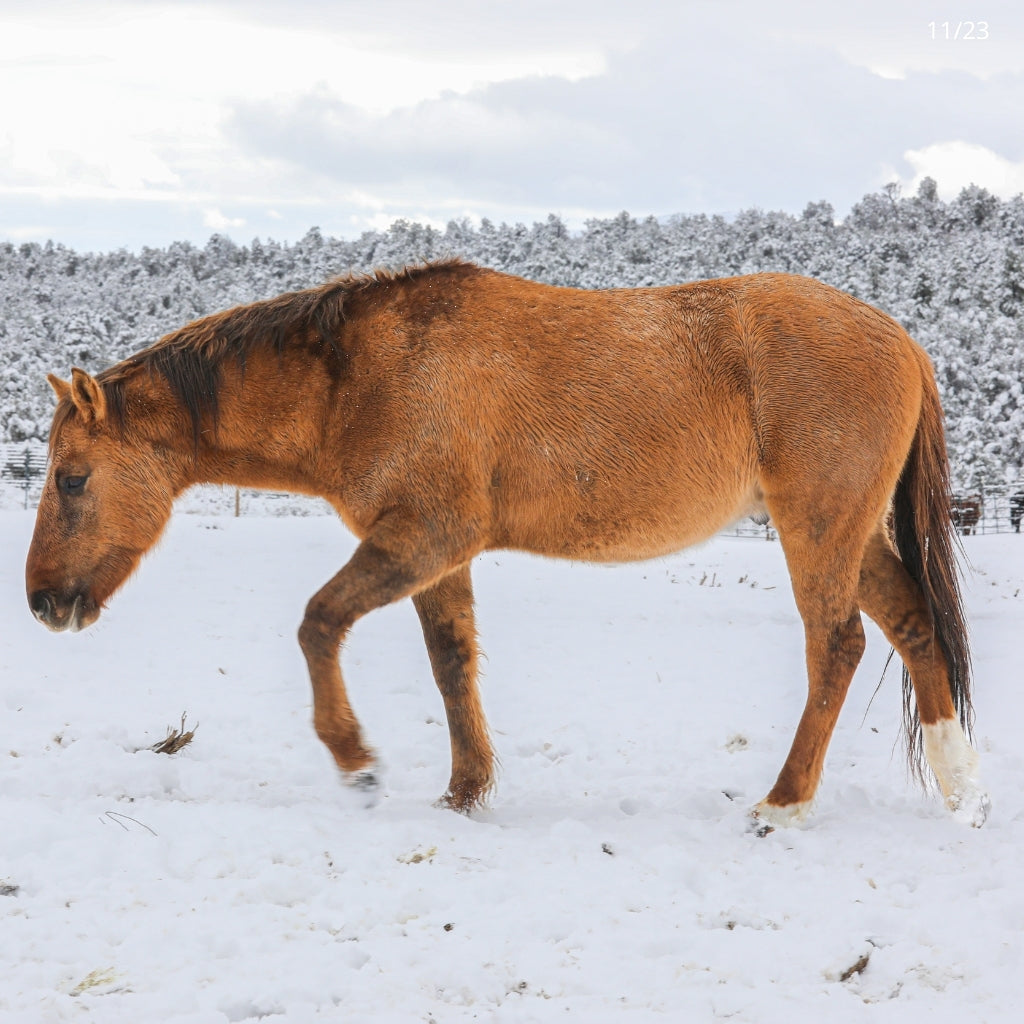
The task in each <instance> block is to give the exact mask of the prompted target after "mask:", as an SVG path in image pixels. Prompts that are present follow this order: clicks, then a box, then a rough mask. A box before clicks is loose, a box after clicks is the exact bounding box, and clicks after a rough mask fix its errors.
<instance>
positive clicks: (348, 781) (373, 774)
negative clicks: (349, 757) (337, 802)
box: [342, 763, 384, 807]
mask: <svg viewBox="0 0 1024 1024" xmlns="http://www.w3.org/2000/svg"><path fill="white" fill-rule="evenodd" d="M342 779H343V780H344V783H345V786H346V787H347V788H348V789H350V790H352V792H353V793H355V794H356V795H357V797H358V799H359V802H360V804H361V805H362V806H363V807H376V806H377V804H379V803H380V800H381V797H383V795H384V780H383V778H382V776H381V769H380V765H379V764H376V763H375V764H371V765H368V766H367V767H366V768H360V769H359V770H358V771H354V772H343V773H342Z"/></svg>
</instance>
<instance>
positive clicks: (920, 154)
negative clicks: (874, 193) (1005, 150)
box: [902, 140, 1024, 199]
mask: <svg viewBox="0 0 1024 1024" xmlns="http://www.w3.org/2000/svg"><path fill="white" fill-rule="evenodd" d="M904 159H905V160H906V161H907V163H908V164H910V165H911V167H913V169H914V174H913V177H912V178H911V179H910V180H909V181H906V180H904V181H903V182H902V184H903V186H904V188H905V190H906V191H910V192H916V191H917V187H918V185H920V184H921V181H922V179H924V178H926V177H927V178H934V179H935V181H936V182H937V183H938V184H939V195H940V196H941V197H942V198H943V199H952V198H953V197H954V196H956V195H957V194H958V193H959V192H960V190H961V189H962V188H964V187H966V186H967V185H971V184H982V185H984V187H985V188H987V189H988V190H989V191H990V192H992V193H994V194H995V195H997V196H999V197H1000V198H1002V199H1009V198H1011V197H1012V196H1015V195H1019V194H1020V193H1022V192H1024V160H1019V161H1016V162H1015V161H1013V160H1008V159H1007V158H1006V157H1003V156H1000V155H999V154H998V153H995V152H993V151H992V150H991V149H988V148H987V147H985V146H980V145H977V144H976V143H971V142H964V141H962V140H953V141H949V142H936V143H934V144H933V145H931V146H926V147H924V148H923V149H911V150H908V151H907V152H906V153H905V154H904Z"/></svg>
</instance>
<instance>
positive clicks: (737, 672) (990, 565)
mask: <svg viewBox="0 0 1024 1024" xmlns="http://www.w3.org/2000/svg"><path fill="white" fill-rule="evenodd" d="M31 525H32V516H31V512H28V513H26V512H21V511H18V512H15V511H7V512H3V513H0V531H2V536H3V545H2V551H3V556H2V562H0V594H2V599H3V601H4V607H3V612H4V622H5V628H4V631H3V635H2V637H0V665H2V672H3V701H2V702H0V721H2V728H3V732H2V735H3V744H2V748H0V750H2V752H3V754H4V765H3V772H2V774H0V809H2V820H3V823H4V824H3V828H2V838H0V915H2V924H0V978H2V979H3V981H2V983H0V1021H3V1022H4V1024H6V1022H8V1021H12V1022H13V1021H17V1022H21V1021H25V1022H37V1021H102V1022H104V1024H119V1022H126V1024H127V1022H131V1024H138V1022H140V1021H147V1022H149V1021H160V1022H168V1024H170V1022H173V1024H184V1022H187V1024H214V1022H218V1024H219V1022H224V1021H232V1022H239V1021H247V1020H262V1021H272V1022H276V1021H281V1022H303V1021H320V1020H325V1021H326V1020H331V1021H360V1022H361V1021H371V1020H372V1021H374V1022H406V1021H408V1022H427V1021H435V1022H438V1024H441V1022H443V1024H448V1022H457V1021H470V1020H474V1021H495V1022H499V1024H502V1022H517V1024H518V1022H533V1021H537V1022H547V1021H566V1020H580V1021H588V1022H591V1021H594V1022H601V1021H606V1020H607V1021H616V1022H618V1021H624V1022H640V1021H662V1020H664V1021H679V1020H695V1021H697V1020H700V1021H704V1020H708V1021H711V1020H718V1019H722V1020H724V1019H729V1020H732V1021H752V1022H753V1021H756V1022H758V1024H772V1022H775V1021H778V1022H782V1021H785V1022H786V1024H791V1022H792V1021H794V1020H798V1021H803V1020H819V1019H823V1018H824V1017H825V1015H828V1019H830V1020H834V1021H861V1020H863V1021H869V1020H870V1021H899V1022H904V1021H908V1020H918V1019H928V1020H929V1021H931V1022H945V1021H950V1022H953V1021H956V1022H957V1024H962V1022H963V1021H964V1020H971V1021H988V1022H996V1021H1010V1020H1016V1019H1017V1013H1018V1011H1019V984H1018V978H1019V948H1020V942H1019V937H1020V934H1021V931H1022V929H1024V885H1022V883H1021V882H1020V871H1019V861H1020V849H1021V848H1022V843H1024V812H1022V801H1021V797H1020V779H1021V777H1022V768H1024V754H1022V753H1021V743H1020V736H1021V729H1022V726H1024V721H1022V719H1024V714H1022V710H1024V695H1022V693H1021V689H1020V686H1019V680H1020V668H1019V650H1020V644H1019V638H1020V636H1021V635H1022V634H1024V540H1022V539H1021V538H1020V537H1018V536H1016V535H1010V536H997V537H976V538H969V539H968V540H967V541H966V543H967V553H968V555H969V557H970V559H971V561H972V562H973V564H974V566H975V570H976V571H975V573H974V574H973V575H972V576H971V577H970V578H969V581H968V586H967V599H968V609H969V614H970V621H971V626H972V635H973V644H974V657H975V671H976V697H975V703H976V710H977V740H978V746H979V748H980V752H981V771H982V778H983V781H984V783H985V785H986V787H987V789H988V791H989V792H990V793H991V795H992V798H993V809H992V813H991V816H990V818H989V821H988V823H987V825H986V826H985V828H984V829H980V830H977V829H971V828H967V827H965V826H964V825H963V824H961V823H958V822H957V821H955V820H954V819H953V818H952V817H951V816H950V815H949V813H948V811H947V810H946V809H945V808H944V807H943V805H942V800H941V798H940V796H939V795H938V794H935V793H933V794H930V795H929V794H922V793H921V792H920V791H918V790H917V789H916V788H915V787H914V785H913V784H912V783H911V782H909V781H908V779H907V776H906V772H905V768H904V763H903V755H902V748H901V741H900V739H899V733H898V723H899V717H900V715H899V702H900V697H899V679H898V672H897V671H896V670H895V667H893V668H892V669H890V671H889V673H888V675H887V676H886V678H885V681H884V682H883V683H882V685H881V687H880V688H879V689H878V692H877V693H876V692H875V690H876V685H877V683H878V680H879V677H880V676H881V673H882V666H883V663H884V661H885V658H886V655H887V653H888V647H887V645H886V644H885V642H884V640H883V639H882V637H881V636H880V634H878V632H877V631H875V630H873V629H871V630H869V643H868V653H867V655H866V656H865V659H864V662H863V663H862V666H861V668H860V670H859V671H858V674H857V676H856V678H855V680H854V684H853V687H852V688H851V692H850V696H849V698H848V700H847V705H846V708H845V711H844V713H843V715H842V717H841V718H840V722H839V727H838V729H837V731H836V735H835V737H834V739H833V742H832V746H831V750H830V752H829V758H828V762H827V768H826V775H825V779H824V781H823V784H822V787H821V791H820V794H819V798H818V801H817V806H816V808H815V810H814V813H813V814H812V815H811V816H810V818H809V819H808V821H807V822H806V823H804V825H803V826H802V827H799V828H792V829H779V830H776V831H775V832H774V833H772V834H771V835H769V836H768V837H767V838H764V839H759V838H757V837H756V836H754V835H752V834H751V833H749V832H748V831H747V830H746V823H747V813H748V811H749V809H750V807H751V806H752V805H753V804H754V803H755V802H756V801H757V800H758V799H760V798H761V797H762V796H763V795H764V793H765V792H767V790H768V788H769V787H770V785H771V783H772V781H773V780H774V777H775V774H776V772H777V771H778V768H779V766H780V765H781V763H782V761H783V758H784V756H785V753H786V750H787V748H788V744H789V741H790V739H791V737H792V733H793V727H794V724H795V721H796V719H797V717H798V716H799V713H800V710H801V707H802V704H803V700H804V696H805V683H804V666H803V653H802V652H803V638H802V629H801V625H800V620H799V617H798V615H797V613H796V610H795V607H794V605H793V599H792V595H791V592H790V589H789V581H788V577H787V574H786V570H785V566H784V563H783V557H782V551H781V549H780V547H779V545H778V544H775V543H766V542H764V541H756V540H751V539H724V538H719V539H716V540H715V541H713V542H712V543H710V544H708V545H706V546H704V547H702V548H700V549H697V550H693V551H689V552H684V553H682V554H680V555H678V556H676V557H673V558H669V559H664V560H661V561H656V562H650V563H645V564H639V565H630V566H620V567H615V568H608V567H593V566H586V565H578V564H566V563H557V562H550V561H542V560H538V559H532V558H527V557H523V556H518V555H512V554H506V553H492V554H488V555H485V556H482V557H481V558H479V559H478V560H477V562H476V564H475V570H474V575H475V580H476V585H477V602H478V611H479V619H480V629H481V638H482V642H483V644H484V648H485V651H486V653H487V660H486V661H485V679H484V692H485V703H486V706H487V710H488V713H489V717H490V721H491V726H492V729H493V730H494V734H495V739H496V745H497V747H498V750H499V753H500V756H501V760H502V773H501V777H500V780H499V786H498V790H497V792H496V794H495V796H494V798H493V800H492V803H491V806H490V808H489V809H487V810H485V811H481V812H479V813H477V814H474V815H473V816H472V817H470V818H465V817H460V816H459V815H456V814H454V813H452V812H450V811H445V810H440V809H437V808H435V807H434V806H433V801H434V799H435V798H436V797H437V796H439V795H440V793H441V791H442V790H443V788H444V786H445V783H446V780H447V778H448V767H449V764H448V757H449V752H448V737H447V730H446V728H445V727H444V722H443V711H442V705H441V700H440V697H439V695H438V693H437V692H436V690H435V688H434V685H433V682H432V680H431V676H430V670H429V665H428V663H427V658H426V654H425V652H424V650H423V643H422V638H421V635H420V630H419V624H418V621H417V619H416V617H415V614H414V612H413V609H412V608H411V606H409V604H408V603H407V602H406V603H403V604H399V605H397V606H394V607H392V608H387V609H383V610H381V611H379V612H375V613H373V614H372V615H370V616H368V617H367V618H366V619H364V620H362V621H361V622H360V623H358V624H357V626H356V628H355V630H354V632H353V636H352V638H351V640H350V642H349V644H348V647H347V649H346V650H345V652H344V655H343V657H344V663H345V667H346V669H347V679H348V682H349V686H350V692H351V695H352V700H353V704H354V706H355V708H356V710H357V713H359V714H360V716H361V718H362V721H363V724H364V726H365V729H366V732H367V735H368V737H369V739H370V740H371V742H373V743H374V744H375V746H376V747H377V749H378V750H379V751H380V753H381V755H382V759H383V761H384V762H385V764H386V766H387V777H386V785H387V789H386V792H385V795H384V796H383V798H382V799H381V800H380V801H379V802H378V803H377V805H376V806H375V807H373V808H372V809H366V808H365V807H364V806H363V804H364V802H365V801H364V800H362V799H361V798H360V797H361V794H359V793H358V792H353V791H352V790H351V789H349V788H346V787H344V786H342V785H340V784H339V780H338V777H337V774H336V772H335V770H334V768H333V764H332V762H331V761H330V757H329V755H328V754H327V752H326V750H325V748H324V747H323V745H322V744H321V743H320V742H319V741H318V740H317V738H316V736H315V734H314V733H313V729H312V726H311V723H310V716H311V696H310V693H309V691H308V684H307V682H306V671H305V665H304V662H303V660H302V656H301V654H300V652H299V649H298V645H297V643H296V639H295V632H296V628H297V626H298V623H299V621H300V619H301V616H302V610H303V607H304V604H305V601H306V599H307V598H308V596H309V595H310V594H312V593H313V591H314V590H315V589H316V588H317V587H318V586H319V584H320V583H322V582H323V581H324V580H325V579H326V578H327V577H329V576H330V575H331V574H332V573H333V572H334V571H335V570H336V569H337V568H338V567H339V566H340V565H341V564H342V562H343V561H344V560H345V559H346V557H347V555H348V553H349V552H350V551H351V550H352V547H353V542H352V540H351V538H349V537H348V536H347V534H346V533H345V532H344V530H343V528H342V527H341V526H340V525H339V524H338V523H337V522H336V521H334V520H333V519H331V518H329V517H321V516H311V517H306V518H290V519H274V518H249V519H245V518H243V519H232V518H228V517H215V516H203V515H183V514H179V515H178V516H177V517H176V518H175V519H174V520H173V521H172V524H171V527H170V529H169V532H168V535H167V537H166V539H165V541H164V542H163V544H162V545H161V546H160V547H159V548H158V549H157V551H156V552H155V553H154V554H153V555H152V556H151V557H150V558H149V559H147V561H146V562H145V563H144V564H143V566H142V569H141V571H140V572H139V574H138V575H137V577H136V578H135V579H134V580H133V581H132V582H131V583H130V584H129V585H128V587H127V588H126V589H125V590H124V591H123V592H122V593H120V594H119V595H117V596H116V597H115V599H114V601H113V602H112V604H111V607H110V608H109V610H108V611H107V613H106V614H105V615H104V617H103V618H102V619H101V620H100V622H99V623H98V624H97V625H96V626H95V627H93V628H92V629H90V630H89V631H88V632H86V633H83V634H80V635H77V636H71V635H61V636H54V635H51V634H49V633H47V632H46V631H45V630H44V629H42V628H41V627H40V626H38V625H37V624H36V623H35V622H33V620H32V617H31V615H30V613H29V611H28V608H27V606H26V604H25V598H24V594H23V582H22V580H23V560H24V554H25V551H26V549H27V546H28V541H29V536H30V532H31ZM183 712H186V713H187V716H188V722H189V725H190V726H191V725H195V726H197V729H196V734H195V739H194V741H193V742H192V743H191V744H190V745H189V746H187V747H186V748H185V749H184V750H182V751H181V752H180V753H178V754H176V755H173V756H167V755H163V754H157V753H154V752H153V751H151V750H150V749H149V747H150V746H151V745H152V744H153V743H155V742H157V741H158V740H160V739H162V738H163V737H164V735H165V733H166V730H167V727H168V726H172V725H173V726H177V725H178V724H179V722H180V719H181V715H182V713H183Z"/></svg>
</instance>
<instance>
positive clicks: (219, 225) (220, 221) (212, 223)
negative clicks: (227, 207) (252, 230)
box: [203, 209, 245, 231]
mask: <svg viewBox="0 0 1024 1024" xmlns="http://www.w3.org/2000/svg"><path fill="white" fill-rule="evenodd" d="M203 223H204V224H205V225H206V226H207V227H208V228H213V230H214V231H226V230H227V229H228V228H242V227H245V218H244V217H225V216H224V214H223V213H221V212H220V210H216V209H209V210H205V211H204V212H203Z"/></svg>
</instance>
